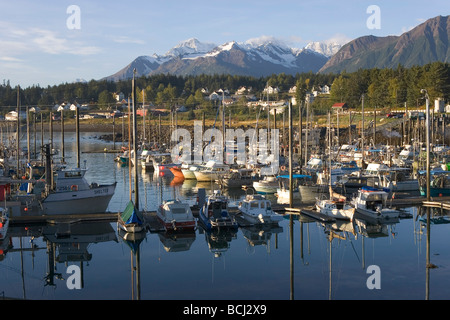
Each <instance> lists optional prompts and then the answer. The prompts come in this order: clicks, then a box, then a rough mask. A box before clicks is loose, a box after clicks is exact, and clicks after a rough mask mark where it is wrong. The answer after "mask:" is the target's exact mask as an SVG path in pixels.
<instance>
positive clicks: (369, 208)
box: [352, 187, 400, 220]
mask: <svg viewBox="0 0 450 320" xmlns="http://www.w3.org/2000/svg"><path fill="white" fill-rule="evenodd" d="M388 195H389V193H388V192H387V191H386V190H383V189H376V188H371V187H363V188H361V189H359V190H358V193H357V194H356V196H355V197H354V198H353V200H352V202H353V205H354V207H355V209H356V212H357V213H359V214H362V215H363V216H366V217H369V218H373V219H376V220H382V219H395V218H398V217H399V215H400V211H398V210H395V209H392V208H388V207H387V198H388Z"/></svg>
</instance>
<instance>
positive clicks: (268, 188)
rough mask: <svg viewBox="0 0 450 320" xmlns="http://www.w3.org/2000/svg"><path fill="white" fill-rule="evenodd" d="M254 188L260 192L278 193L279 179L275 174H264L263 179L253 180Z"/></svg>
mask: <svg viewBox="0 0 450 320" xmlns="http://www.w3.org/2000/svg"><path fill="white" fill-rule="evenodd" d="M253 189H255V191H256V192H258V193H263V194H266V193H276V192H277V189H278V180H277V178H276V177H275V176H264V178H263V179H262V180H259V181H253Z"/></svg>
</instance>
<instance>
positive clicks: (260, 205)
mask: <svg viewBox="0 0 450 320" xmlns="http://www.w3.org/2000/svg"><path fill="white" fill-rule="evenodd" d="M238 209H239V211H241V213H242V216H243V217H244V219H245V220H247V221H249V222H251V223H257V224H260V223H267V224H270V223H278V222H279V221H281V220H283V215H281V214H278V213H276V212H275V211H273V210H272V204H271V202H270V200H268V199H266V198H265V197H264V196H263V195H260V194H257V195H254V194H251V195H246V197H245V198H244V199H243V200H242V201H241V202H240V203H239V205H238Z"/></svg>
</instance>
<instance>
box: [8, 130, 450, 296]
mask: <svg viewBox="0 0 450 320" xmlns="http://www.w3.org/2000/svg"><path fill="white" fill-rule="evenodd" d="M99 135H100V134H98V135H97V134H95V133H82V134H81V143H80V145H81V163H82V166H84V163H86V167H87V168H88V172H87V173H86V176H85V177H86V179H87V180H88V182H96V183H99V184H109V183H113V182H117V187H116V191H115V194H114V196H113V198H112V200H111V202H110V204H109V207H108V211H109V212H119V211H122V210H123V209H124V208H125V207H126V204H127V202H128V200H129V198H130V193H129V174H128V167H122V166H120V165H119V164H118V163H117V162H115V161H114V157H115V156H116V155H115V154H113V153H103V152H98V151H101V150H104V149H105V148H106V149H112V148H113V144H112V142H107V141H103V140H100V139H98V138H97V136H99ZM60 141H61V140H60V138H59V137H58V136H57V135H55V139H54V143H55V145H58V144H60ZM64 141H65V157H66V161H67V162H68V163H69V165H75V164H76V150H75V148H76V144H75V134H74V133H66V134H65V140H64ZM116 145H117V146H119V143H116ZM117 146H116V147H117ZM138 171H139V207H140V209H143V210H148V211H154V210H156V208H157V206H158V205H159V204H160V203H161V201H163V200H167V199H174V198H180V199H184V200H187V201H189V202H191V203H194V202H195V200H196V197H197V190H198V188H205V189H206V191H207V193H210V192H211V191H212V189H214V188H217V185H211V184H208V183H206V184H198V183H197V182H196V181H195V180H194V181H190V180H185V181H184V182H182V183H181V184H177V183H174V182H173V176H170V175H167V176H159V175H154V174H153V172H152V173H149V172H143V171H141V169H140V168H139V170H138ZM225 193H226V194H228V195H229V196H230V197H231V198H232V200H234V201H237V200H238V199H239V198H240V197H242V196H244V195H245V191H244V190H241V189H237V190H229V191H225ZM270 199H271V200H272V201H273V202H275V203H276V201H277V199H276V198H275V197H271V198H270ZM403 210H406V211H408V212H410V213H411V214H412V217H411V218H407V219H400V220H398V221H394V222H392V223H388V224H384V225H379V226H370V225H368V224H367V223H366V222H365V221H362V220H356V221H353V222H346V223H340V224H338V223H333V224H326V223H322V222H319V221H317V220H313V219H308V218H307V217H303V216H298V215H292V216H291V215H286V216H285V219H284V220H283V221H281V222H280V223H279V226H277V227H273V228H264V229H263V228H256V227H253V228H243V227H240V228H239V229H238V230H237V232H235V233H227V232H221V233H218V234H208V233H206V232H204V231H203V229H202V228H201V227H199V228H197V230H196V231H195V232H194V233H190V234H178V235H168V234H165V233H163V232H150V231H147V232H146V233H145V236H144V237H142V238H140V239H137V240H135V241H128V240H124V239H123V238H122V237H121V235H120V234H119V233H118V231H117V226H116V223H115V222H109V221H106V222H105V221H102V222H73V223H71V224H69V225H66V226H60V225H58V224H46V225H41V224H30V225H14V226H10V228H9V231H8V238H7V239H5V240H4V241H3V243H2V255H1V261H0V298H1V297H4V298H13V299H32V300H37V299H39V300H79V299H80V300H81V299H83V300H98V299H102V300H103V299H105V300H131V299H142V300H194V301H195V300H255V301H256V300H292V299H293V300H329V299H330V300H360V299H363V300H426V299H430V300H445V299H449V298H450V250H449V249H448V243H449V240H450V232H449V231H450V224H447V223H437V222H438V221H437V220H436V221H435V222H436V223H431V224H430V229H429V230H427V228H426V222H424V219H423V218H424V217H426V216H424V215H423V212H424V211H423V208H419V207H410V208H403ZM432 210H436V209H432ZM62 227H65V228H68V230H69V231H70V232H68V234H67V236H64V237H61V236H59V237H58V236H57V235H58V230H59V231H60V230H61V228H62ZM428 235H429V237H428ZM427 256H429V257H430V261H427ZM74 268H75V270H78V271H80V273H78V274H79V275H80V278H79V279H78V278H77V279H75V280H73V277H72V275H74V274H76V273H74V271H73V270H74ZM77 280H80V281H78V282H77Z"/></svg>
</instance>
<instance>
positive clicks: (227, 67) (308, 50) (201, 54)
mask: <svg viewBox="0 0 450 320" xmlns="http://www.w3.org/2000/svg"><path fill="white" fill-rule="evenodd" d="M336 48H337V46H332V45H328V46H327V45H325V44H320V43H318V42H317V43H313V44H308V46H306V47H305V48H303V49H296V48H290V47H289V46H287V45H286V44H284V43H283V42H282V41H279V40H277V39H275V38H273V37H261V38H254V39H249V40H247V41H245V42H243V43H237V42H235V41H230V42H227V43H224V44H222V45H219V46H217V45H215V44H212V43H202V42H200V41H198V40H197V39H195V38H191V39H188V40H186V41H183V42H181V43H180V44H178V45H176V46H175V47H173V48H172V49H170V50H169V51H168V52H167V53H166V54H164V55H156V54H154V55H152V56H140V57H138V58H136V59H135V60H134V61H132V62H131V63H130V64H129V65H127V66H126V67H125V68H123V69H121V70H120V71H118V72H117V73H115V74H113V75H111V76H109V77H106V79H107V80H113V81H117V80H122V79H129V78H131V77H132V76H133V69H134V68H136V71H137V72H136V74H137V76H143V75H152V74H158V73H170V74H174V75H198V74H239V75H250V76H266V75H270V74H273V73H281V72H284V73H287V74H295V73H298V72H308V71H312V72H317V71H318V70H319V69H320V68H321V67H322V66H323V65H324V64H325V63H326V62H327V61H328V59H329V57H330V54H331V53H332V52H334V50H337V49H336Z"/></svg>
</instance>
